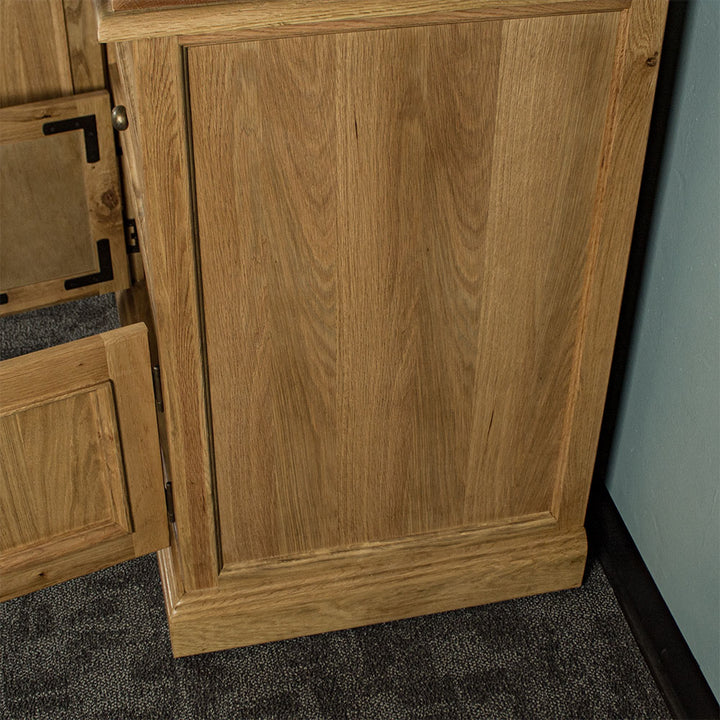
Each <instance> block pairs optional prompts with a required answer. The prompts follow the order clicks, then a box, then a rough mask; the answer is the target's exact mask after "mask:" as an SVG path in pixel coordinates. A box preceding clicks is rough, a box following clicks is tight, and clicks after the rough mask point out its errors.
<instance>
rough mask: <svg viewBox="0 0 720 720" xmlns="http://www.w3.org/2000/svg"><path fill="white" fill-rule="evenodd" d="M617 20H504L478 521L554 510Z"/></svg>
mask: <svg viewBox="0 0 720 720" xmlns="http://www.w3.org/2000/svg"><path fill="white" fill-rule="evenodd" d="M617 25H618V15H617V14H614V15H611V14H600V15H593V14H589V15H578V16H575V17H572V18H564V17H558V18H538V19H533V20H517V21H513V22H507V23H504V25H503V51H502V59H501V61H500V79H499V91H498V105H497V115H496V121H495V122H496V134H495V139H494V143H493V165H492V182H491V188H490V203H489V211H488V222H487V231H486V234H485V242H484V253H483V261H484V266H483V273H482V278H481V281H480V284H481V286H482V289H483V306H482V308H481V317H480V321H479V324H478V328H479V333H478V353H479V355H480V356H481V357H482V358H483V360H482V362H480V363H478V370H477V373H476V376H475V385H474V388H473V391H472V396H473V397H474V399H475V400H474V404H473V421H472V423H473V424H472V430H471V433H470V435H471V436H472V437H475V438H477V437H483V438H484V442H483V443H475V444H474V445H473V446H472V448H471V456H470V461H469V468H470V470H469V472H470V479H468V481H467V483H466V485H465V488H466V495H465V512H466V518H467V519H468V520H470V519H472V518H474V517H477V516H478V515H479V516H480V517H499V516H502V515H504V514H511V515H520V514H523V513H532V512H539V511H541V510H548V509H550V507H551V503H552V497H553V491H554V488H555V485H556V484H557V481H558V477H557V461H558V457H559V454H560V448H561V440H562V433H563V418H564V410H565V408H566V407H567V404H568V401H569V393H570V374H571V369H572V361H573V353H574V347H575V343H576V336H577V327H578V324H579V319H580V312H581V300H582V285H583V278H584V276H583V270H584V262H585V258H586V255H587V252H588V242H589V237H590V229H591V217H592V211H593V203H594V193H595V184H596V179H597V175H598V171H599V168H600V152H601V147H602V137H603V125H604V119H605V108H606V107H607V105H608V99H609V87H610V77H611V73H612V67H613V56H614V52H615V36H616V31H617ZM528 48H531V50H528ZM558 148H561V151H560V152H559V151H558ZM585 452H587V453H589V454H592V453H593V452H594V449H593V448H585ZM586 481H589V476H588V477H587V478H586Z"/></svg>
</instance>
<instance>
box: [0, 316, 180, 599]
mask: <svg viewBox="0 0 720 720" xmlns="http://www.w3.org/2000/svg"><path fill="white" fill-rule="evenodd" d="M146 336H147V330H146V328H145V327H144V326H143V325H134V326H130V327H127V328H122V329H120V330H114V331H111V332H108V333H103V334H101V335H97V336H94V337H91V338H87V339H85V340H78V341H76V342H73V343H68V344H67V345H61V346H58V347H54V348H50V349H48V350H42V351H40V352H37V353H32V354H31V355H26V356H21V357H18V358H13V359H11V360H7V361H4V362H3V363H2V364H0V455H1V456H2V465H1V466H0V598H1V599H7V598H8V597H13V596H16V595H20V594H23V593H26V592H30V591H32V590H36V589H39V588H41V587H45V586H47V585H50V584H52V583H54V582H58V581H60V580H66V579H68V578H70V577H76V576H77V575H80V574H83V573H85V572H90V571H93V570H97V569H100V568H101V567H107V566H108V565H111V564H114V563H116V562H120V561H121V560H126V559H129V558H131V557H136V556H139V555H141V554H144V553H148V552H151V551H153V550H157V549H159V548H161V547H165V546H166V545H167V544H168V531H167V522H166V518H165V507H164V493H163V479H162V471H161V466H160V450H159V445H158V439H157V425H156V420H155V410H154V396H153V392H152V380H151V378H150V365H149V357H148V349H147V337H146Z"/></svg>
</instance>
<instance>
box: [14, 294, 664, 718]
mask: <svg viewBox="0 0 720 720" xmlns="http://www.w3.org/2000/svg"><path fill="white" fill-rule="evenodd" d="M82 302H83V304H82V305H80V304H78V303H69V304H67V305H65V306H61V307H60V308H53V309H48V310H41V311H36V312H35V313H28V314H27V315H26V316H23V317H24V319H22V318H13V319H11V320H12V321H11V322H10V323H8V322H7V320H3V321H2V324H0V340H1V342H0V345H1V346H2V348H1V352H0V354H1V355H3V356H5V357H9V356H11V355H13V354H18V353H17V352H16V350H18V349H21V350H20V351H21V352H27V351H28V350H30V349H34V348H37V347H40V346H43V345H46V344H52V343H55V342H60V341H61V339H66V338H69V337H71V336H72V337H77V336H82V335H86V334H90V333H91V332H95V331H97V330H102V329H107V327H110V326H112V325H113V324H115V323H116V322H117V316H116V313H115V309H114V305H113V303H112V301H108V300H107V298H100V299H93V300H91V301H82ZM91 315H92V317H93V318H94V320H93V321H92V322H88V317H90V316H91ZM38 333H41V334H42V337H37V334H38ZM48 338H51V339H50V340H49V341H48ZM0 642H1V645H0V717H2V718H4V719H7V720H41V719H42V720H45V719H47V720H79V719H83V718H89V719H90V718H97V719H98V720H100V719H102V720H111V719H112V720H116V719H117V720H134V719H135V718H137V719H138V720H140V719H142V720H155V719H157V720H160V719H162V718H172V719H173V720H191V719H194V718H207V719H208V720H209V719H211V718H212V719H213V720H215V719H221V720H222V719H225V718H227V719H230V718H237V719H240V718H248V719H250V718H252V719H253V720H260V719H261V718H268V719H269V718H277V719H281V718H282V719H285V718H287V719H288V720H289V719H293V720H300V719H303V718H308V719H310V718H329V719H332V718H338V719H340V718H358V719H360V718H365V719H368V720H370V719H376V718H377V719H387V720H405V719H407V720H415V719H416V718H427V719H430V718H432V719H435V720H440V719H441V718H442V719H448V720H450V719H458V720H465V719H467V720H470V719H471V718H472V719H475V718H527V719H535V718H538V719H539V718H652V719H659V718H670V717H671V715H670V713H669V711H668V709H667V707H666V705H665V704H664V702H663V700H662V697H661V696H660V693H659V691H658V689H657V687H656V686H655V684H654V683H653V680H652V678H651V676H650V673H649V671H648V669H647V666H646V665H645V663H644V661H643V659H642V656H641V655H640V652H639V650H638V648H637V646H636V645H635V642H634V640H633V637H632V635H631V633H630V630H629V629H628V627H627V624H626V623H625V620H624V618H623V615H622V612H621V611H620V608H619V606H618V604H617V601H616V600H615V596H614V595H613V592H612V589H611V588H610V586H609V584H608V582H607V579H606V577H605V575H604V573H603V571H602V568H601V567H600V566H599V564H598V563H597V562H595V561H592V560H591V561H590V563H589V565H588V572H587V577H586V579H585V582H584V583H583V586H582V587H581V588H578V589H576V590H569V591H566V592H560V593H551V594H548V595H543V596H537V597H531V598H523V599H520V600H512V601H508V602H504V603H497V604H494V605H489V606H484V607H477V608H470V609H467V610H459V611H455V612H449V613H443V614H439V615H430V616H426V617H421V618H416V619H412V620H404V621H400V622H394V623H386V624H383V625H375V626H371V627H364V628H358V629H355V630H346V631H342V632H335V633H328V634H326V635H318V636H313V637H304V638H297V639H294V640H287V641H283V642H277V643H269V644H266V645H259V646H255V647H250V648H240V649H236V650H229V651H225V652H218V653H211V654H208V655H202V656H196V657H190V658H181V659H178V660H175V659H173V657H172V654H171V651H170V642H169V637H168V632H167V624H166V620H165V611H164V606H163V600H162V590H161V587H160V580H159V576H158V571H157V564H156V561H155V559H154V556H147V557H144V558H140V559H138V560H135V561H132V562H127V563H123V564H121V565H119V566H117V567H114V568H110V569H108V570H103V571H101V572H98V573H94V574H92V575H89V576H87V577H84V578H79V579H77V580H71V581H69V582H67V583H63V584H61V585H58V586H56V587H53V588H48V589H47V590H42V591H40V592H36V593H34V594H32V595H29V596H27V597H22V598H17V599H15V600H10V601H8V602H6V603H3V604H0Z"/></svg>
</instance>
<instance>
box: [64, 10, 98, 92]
mask: <svg viewBox="0 0 720 720" xmlns="http://www.w3.org/2000/svg"><path fill="white" fill-rule="evenodd" d="M63 10H64V14H65V33H66V36H67V47H68V56H69V58H70V69H71V72H72V80H73V90H74V92H75V93H85V92H91V91H93V90H102V89H103V88H104V87H105V71H104V69H103V52H102V46H101V45H100V43H99V42H98V40H97V19H96V16H95V12H94V9H93V4H92V2H90V1H89V0H63Z"/></svg>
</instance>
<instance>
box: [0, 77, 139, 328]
mask: <svg viewBox="0 0 720 720" xmlns="http://www.w3.org/2000/svg"><path fill="white" fill-rule="evenodd" d="M109 113H110V105H109V96H108V93H107V92H106V91H99V92H95V93H86V94H83V95H75V96H72V97H69V98H59V99H55V100H46V101H40V102H36V103H28V104H26V105H17V106H14V107H8V108H2V109H0V146H2V156H3V160H4V162H3V171H2V175H1V176H0V179H1V180H2V181H3V188H2V192H3V201H2V204H0V211H1V212H2V216H0V244H1V245H2V250H1V251H0V253H1V258H2V261H3V272H2V275H0V279H1V280H2V285H0V289H1V290H2V292H4V293H7V295H8V302H7V303H5V304H3V305H0V315H4V314H9V313H14V312H20V311H23V310H28V309H30V308H33V307H42V306H43V305H49V304H52V303H56V302H64V301H66V300H72V299H75V298H78V297H86V296H88V295H98V294H101V293H106V292H112V291H114V290H118V289H121V288H124V287H127V286H128V284H129V273H128V264H127V254H126V250H125V232H124V228H123V219H122V206H121V193H120V181H119V177H118V168H117V162H116V156H115V142H114V138H113V130H112V127H111V125H110V117H109ZM85 115H94V116H95V122H96V127H97V143H98V149H99V160H98V161H96V162H95V161H93V162H88V161H87V158H86V152H85V142H84V136H83V131H82V130H73V131H69V132H67V133H65V132H63V133H58V134H54V135H49V136H46V135H45V134H44V132H43V127H44V126H45V125H46V123H52V122H59V121H62V120H66V119H71V118H76V117H81V116H85ZM69 138H70V139H69ZM55 229H56V230H57V232H55ZM104 238H107V239H108V241H109V246H110V254H111V261H112V270H113V273H112V275H113V276H112V278H111V279H109V280H105V281H103V282H100V283H94V284H90V285H86V286H84V287H79V288H75V289H71V290H67V289H66V288H65V280H66V279H68V278H73V277H79V276H82V275H86V274H88V273H89V272H97V270H98V269H99V267H98V251H97V242H98V240H101V239H104ZM21 281H24V282H25V284H22V285H19V284H18V283H20V282H21ZM6 283H7V284H6Z"/></svg>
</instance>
